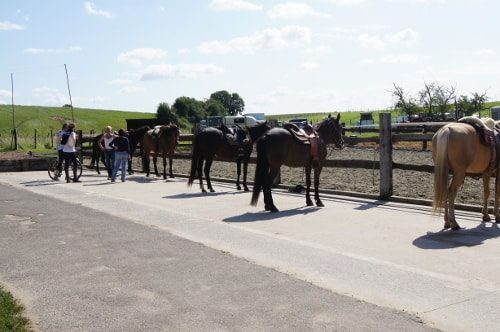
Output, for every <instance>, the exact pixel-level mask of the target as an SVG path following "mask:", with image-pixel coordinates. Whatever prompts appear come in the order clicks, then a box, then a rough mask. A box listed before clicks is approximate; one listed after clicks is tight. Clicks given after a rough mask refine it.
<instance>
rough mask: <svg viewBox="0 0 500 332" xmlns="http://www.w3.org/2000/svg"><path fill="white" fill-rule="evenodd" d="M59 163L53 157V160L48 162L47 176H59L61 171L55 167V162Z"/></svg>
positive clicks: (56, 178) (53, 178)
mask: <svg viewBox="0 0 500 332" xmlns="http://www.w3.org/2000/svg"><path fill="white" fill-rule="evenodd" d="M58 163H59V160H57V159H55V160H54V161H52V162H50V163H49V169H48V173H49V176H50V178H51V179H52V180H58V179H59V177H60V176H61V171H59V170H58V169H57V164H58Z"/></svg>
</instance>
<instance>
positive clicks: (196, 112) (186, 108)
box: [172, 97, 206, 123]
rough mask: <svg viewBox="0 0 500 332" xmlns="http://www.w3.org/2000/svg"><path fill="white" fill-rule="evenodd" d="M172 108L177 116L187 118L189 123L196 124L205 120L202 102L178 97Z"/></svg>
mask: <svg viewBox="0 0 500 332" xmlns="http://www.w3.org/2000/svg"><path fill="white" fill-rule="evenodd" d="M172 107H173V108H174V109H175V112H176V113H177V115H178V116H181V117H184V118H187V119H188V120H189V122H191V123H196V122H199V121H200V120H201V119H203V118H205V116H206V114H205V107H204V102H202V101H199V100H196V99H194V98H190V97H179V98H177V99H176V100H175V102H174V104H173V105H172Z"/></svg>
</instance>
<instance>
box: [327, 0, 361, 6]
mask: <svg viewBox="0 0 500 332" xmlns="http://www.w3.org/2000/svg"><path fill="white" fill-rule="evenodd" d="M329 2H331V3H333V4H335V5H337V6H340V7H345V6H356V5H360V4H363V3H365V2H367V1H366V0H330V1H329Z"/></svg>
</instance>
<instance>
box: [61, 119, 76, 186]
mask: <svg viewBox="0 0 500 332" xmlns="http://www.w3.org/2000/svg"><path fill="white" fill-rule="evenodd" d="M61 143H65V144H64V146H63V156H64V161H65V165H64V172H65V173H66V182H68V183H69V182H71V180H70V177H69V164H70V163H71V165H72V168H73V182H81V181H80V180H79V179H78V175H77V174H78V162H77V160H76V133H75V125H74V124H73V123H70V124H69V125H68V129H67V130H66V131H65V132H64V133H63V135H62V139H61Z"/></svg>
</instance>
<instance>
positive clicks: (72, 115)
mask: <svg viewBox="0 0 500 332" xmlns="http://www.w3.org/2000/svg"><path fill="white" fill-rule="evenodd" d="M64 70H65V71H66V83H67V84H68V93H69V104H70V106H71V120H72V121H73V123H75V115H74V113H73V100H72V99H71V89H70V88H69V76H68V67H66V64H64Z"/></svg>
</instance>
